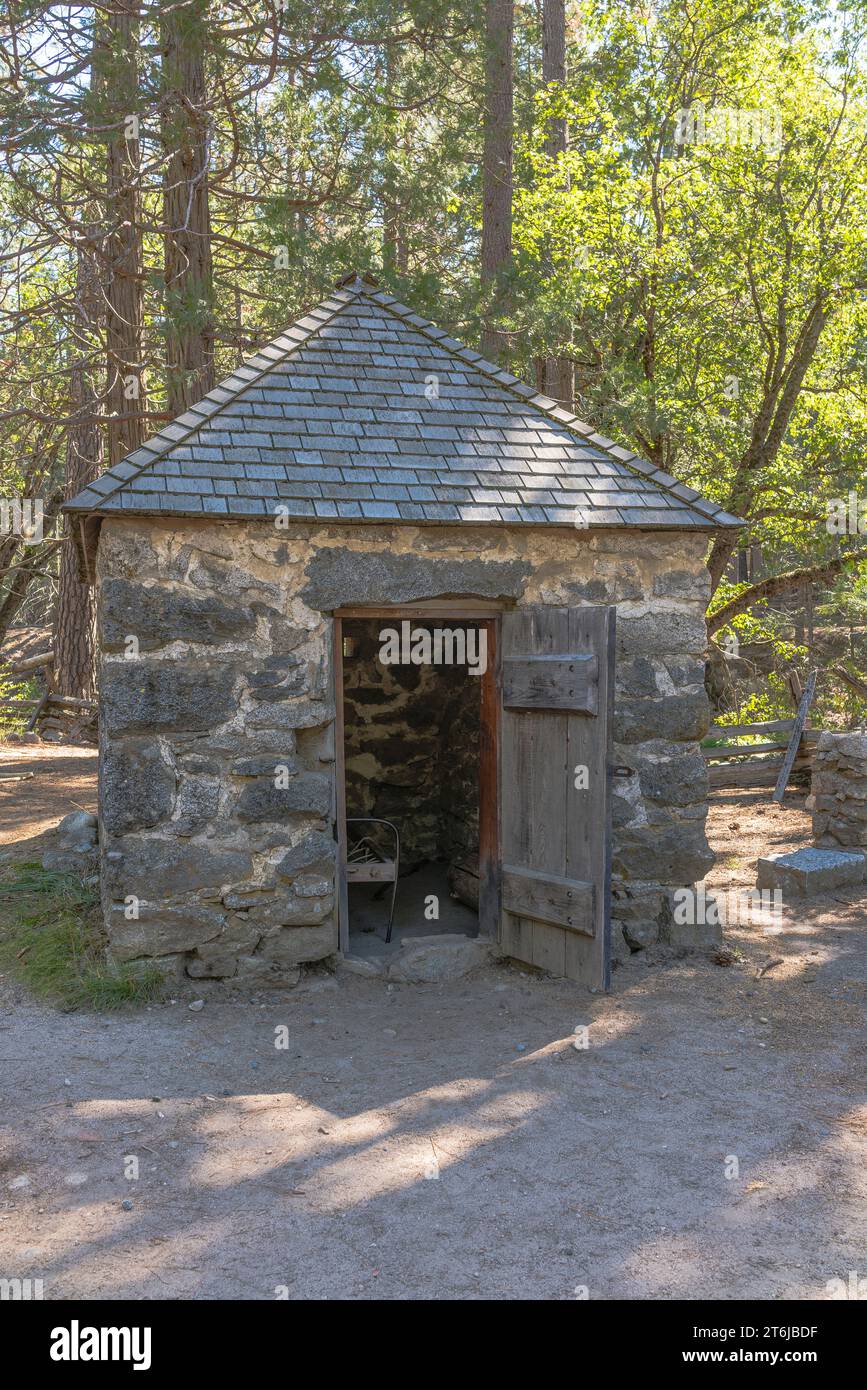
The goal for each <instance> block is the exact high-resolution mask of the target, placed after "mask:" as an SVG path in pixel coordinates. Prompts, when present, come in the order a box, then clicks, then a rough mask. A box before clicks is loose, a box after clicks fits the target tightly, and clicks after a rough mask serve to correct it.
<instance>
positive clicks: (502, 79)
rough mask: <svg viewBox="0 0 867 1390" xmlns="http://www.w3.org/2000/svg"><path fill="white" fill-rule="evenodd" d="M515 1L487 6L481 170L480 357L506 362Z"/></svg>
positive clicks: (496, 0)
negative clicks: (503, 325) (482, 299)
mask: <svg viewBox="0 0 867 1390" xmlns="http://www.w3.org/2000/svg"><path fill="white" fill-rule="evenodd" d="M514 23H515V7H514V0H486V5H485V45H486V54H485V112H484V154H483V168H482V184H483V187H482V264H481V280H482V289H483V292H484V294H485V318H484V324H483V328H482V352H483V353H484V355H485V356H486V357H490V358H491V359H492V360H494V361H497V360H499V359H500V358H502V357H504V356H505V354H506V348H507V343H508V338H507V335H506V334H505V333H504V332H503V331H502V328H501V327H500V326H499V322H498V321H499V319H500V318H501V316H502V314H503V312H504V311H505V308H506V302H505V301H506V283H505V282H506V276H507V275H508V271H509V268H510V266H511V261H512V151H513V143H514V82H513V75H512V40H513V34H514Z"/></svg>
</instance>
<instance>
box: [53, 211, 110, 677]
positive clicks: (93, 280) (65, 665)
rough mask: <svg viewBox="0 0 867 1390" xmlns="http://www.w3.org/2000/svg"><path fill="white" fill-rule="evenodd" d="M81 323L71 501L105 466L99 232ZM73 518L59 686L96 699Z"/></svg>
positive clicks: (85, 274) (60, 616) (68, 485)
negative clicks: (98, 336)
mask: <svg viewBox="0 0 867 1390" xmlns="http://www.w3.org/2000/svg"><path fill="white" fill-rule="evenodd" d="M76 311H77V325H76V328H75V330H74V337H75V341H74V343H73V353H74V358H73V361H72V363H71V369H70V406H71V408H70V412H69V413H70V415H71V416H73V419H72V420H71V421H70V424H69V427H68V431H67V436H66V474H65V484H64V497H65V500H66V501H69V499H70V498H71V497H74V496H75V494H76V493H77V492H80V491H81V489H82V488H83V487H86V486H87V484H88V483H91V482H93V480H94V478H96V477H98V476H99V474H100V472H101V470H102V434H101V431H100V427H99V424H98V422H97V418H96V417H97V415H98V413H99V401H98V396H97V392H96V389H95V386H94V380H93V368H92V363H91V362H90V360H89V353H90V348H91V343H92V335H93V330H94V328H95V324H96V320H97V318H98V314H99V280H98V272H97V266H96V263H95V259H94V242H93V238H91V240H90V241H89V242H87V243H84V244H80V245H79V248H78V268H77V281H76ZM70 524H71V523H70V522H69V520H67V522H66V539H65V543H64V545H63V549H62V551H61V555H60V589H59V593H58V597H57V611H56V613H55V618H54V644H53V645H54V680H53V688H54V690H55V691H57V693H58V694H60V695H71V696H73V697H75V698H76V699H79V700H91V699H93V697H94V694H95V687H96V679H95V669H94V668H95V652H96V633H95V626H96V605H95V603H94V595H93V589H92V588H91V586H90V585H89V584H83V583H82V582H81V580H80V579H79V577H78V565H77V561H76V555H75V546H74V544H73V541H72V535H71V531H70Z"/></svg>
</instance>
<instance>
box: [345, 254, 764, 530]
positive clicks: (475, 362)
mask: <svg viewBox="0 0 867 1390" xmlns="http://www.w3.org/2000/svg"><path fill="white" fill-rule="evenodd" d="M356 286H357V287H358V288H357V294H358V296H359V298H360V297H361V295H362V294H363V295H365V296H366V297H367V298H368V299H373V300H376V302H377V303H379V304H380V305H381V306H382V307H383V308H385V309H387V310H388V311H389V312H390V313H392V314H394V316H395V318H399V319H410V320H412V323H413V327H414V328H416V329H418V331H419V332H421V333H424V335H425V337H428V338H431V339H432V341H434V342H435V343H437V346H439V347H442V348H445V350H446V351H447V352H450V353H451V354H452V356H453V357H457V358H458V359H459V360H460V361H464V362H466V363H467V364H468V365H469V366H472V367H473V369H474V370H475V371H477V372H481V373H482V375H483V376H489V377H491V379H492V380H493V381H496V382H497V384H498V385H499V386H503V387H505V389H506V390H509V391H511V392H512V394H513V395H516V396H517V397H518V398H519V399H520V400H523V401H526V402H527V404H528V405H532V406H535V407H536V409H537V410H540V411H542V413H543V414H545V415H547V416H548V418H549V419H552V420H554V421H556V423H557V424H558V425H564V426H565V427H566V428H567V429H570V430H572V431H573V432H574V433H575V434H577V435H578V436H579V437H580V438H581V439H582V440H583V441H585V442H587V443H589V444H595V445H596V447H597V448H599V449H604V450H605V452H606V453H607V454H611V455H612V457H613V458H614V459H615V461H616V462H617V463H621V464H623V466H624V467H625V468H628V469H631V470H632V472H633V473H635V474H636V475H637V476H638V477H640V478H648V479H649V480H650V482H652V483H654V484H655V485H656V486H657V487H658V488H660V490H661V491H663V492H666V493H668V494H669V495H670V496H673V497H676V498H677V500H678V501H679V502H685V503H687V504H688V505H689V506H690V507H692V509H693V510H694V511H697V512H700V513H701V514H702V515H703V516H706V517H708V518H709V519H710V520H712V521H717V520H718V521H719V522H720V523H722V524H725V523H733V522H736V521H738V520H739V518H738V517H735V516H733V515H732V513H731V512H727V511H726V510H725V508H724V507H720V506H718V505H717V504H716V503H714V502H711V501H709V499H708V498H706V497H704V496H703V495H702V494H701V493H700V492H698V491H697V490H696V489H695V488H692V487H689V486H688V485H687V484H686V483H681V482H679V480H678V479H677V478H675V477H674V476H673V475H672V474H671V473H666V472H665V470H664V469H662V468H657V467H656V465H655V464H652V463H649V462H648V461H647V460H646V459H643V458H641V456H640V455H639V454H636V453H635V452H634V451H633V450H631V449H627V448H625V447H624V446H623V445H622V444H615V443H614V440H613V439H607V438H606V437H605V435H602V434H598V433H597V432H596V431H595V430H594V429H593V426H592V425H588V424H586V423H585V422H584V421H583V420H580V419H579V418H578V416H577V415H575V414H574V412H572V411H569V410H566V409H565V407H564V406H561V405H558V404H557V402H556V401H555V400H554V399H553V398H552V397H551V396H546V395H544V394H543V393H542V392H540V391H534V390H533V388H532V387H531V386H527V384H526V383H525V382H523V381H521V379H520V377H517V376H515V375H514V374H513V373H512V372H507V371H506V370H505V368H503V367H498V366H497V365H496V363H495V362H491V361H490V360H489V359H488V358H486V357H483V356H482V354H481V353H480V352H476V351H475V349H474V348H470V347H467V345H466V343H462V342H461V341H460V339H459V338H452V337H451V336H450V335H449V334H448V333H446V331H445V329H444V328H439V327H438V326H437V325H436V324H435V323H434V322H433V320H432V319H426V318H425V317H424V316H423V315H422V314H419V313H418V312H417V311H416V310H415V309H412V308H410V307H409V306H408V305H406V304H403V303H401V301H400V300H399V299H397V298H396V296H395V295H392V294H389V293H388V291H387V290H381V289H379V288H375V289H373V288H370V287H369V286H368V285H367V284H366V283H365V282H364V280H363V279H362V278H361V276H357V277H356V279H355V280H354V281H353V288H355V287H356Z"/></svg>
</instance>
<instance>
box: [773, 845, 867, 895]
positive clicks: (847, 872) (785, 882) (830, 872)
mask: <svg viewBox="0 0 867 1390" xmlns="http://www.w3.org/2000/svg"><path fill="white" fill-rule="evenodd" d="M865 862H867V861H865V858H864V855H863V854H859V853H857V852H852V851H849V850H836V849H815V848H813V847H809V848H806V849H796V850H794V851H793V852H792V853H790V854H772V855H769V856H768V857H767V858H764V859H760V860H759V861H758V875H757V878H756V885H757V887H758V888H780V889H782V891H783V895H784V897H786V896H788V897H796V898H807V897H812V896H813V895H814V894H816V893H826V892H829V891H830V890H831V889H833V888H844V887H848V886H849V885H850V884H853V883H862V882H863V881H864V871H865Z"/></svg>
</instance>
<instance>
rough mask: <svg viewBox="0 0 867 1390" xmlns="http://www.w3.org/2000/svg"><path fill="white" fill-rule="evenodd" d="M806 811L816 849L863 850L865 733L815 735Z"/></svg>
mask: <svg viewBox="0 0 867 1390" xmlns="http://www.w3.org/2000/svg"><path fill="white" fill-rule="evenodd" d="M807 808H808V810H811V811H812V813H813V837H814V839H815V841H816V844H817V845H819V846H821V847H822V848H826V849H831V848H834V849H861V850H867V733H849V734H837V733H833V732H832V731H831V730H828V729H826V730H824V731H823V732H822V733H821V734H820V735H819V739H818V742H817V744H816V751H815V753H814V755H813V774H812V783H811V787H810V796H809V798H808V801H807Z"/></svg>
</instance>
